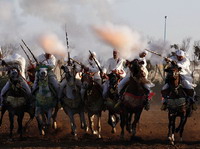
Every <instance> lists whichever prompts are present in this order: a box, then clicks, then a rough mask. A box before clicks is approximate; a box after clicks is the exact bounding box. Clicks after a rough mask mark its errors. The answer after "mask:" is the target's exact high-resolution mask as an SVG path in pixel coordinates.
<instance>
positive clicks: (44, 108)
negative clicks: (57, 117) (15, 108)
mask: <svg viewBox="0 0 200 149" xmlns="http://www.w3.org/2000/svg"><path fill="white" fill-rule="evenodd" d="M48 71H49V70H48V67H45V66H41V67H39V70H38V74H37V75H38V80H39V82H38V86H39V89H38V90H37V91H36V109H35V117H36V119H37V121H38V128H39V131H40V134H41V135H45V129H47V128H49V127H50V126H52V115H53V110H54V108H55V106H56V103H57V99H56V97H55V96H56V95H55V94H56V93H55V92H54V91H55V90H54V89H53V87H52V86H51V85H50V83H49V80H48Z"/></svg>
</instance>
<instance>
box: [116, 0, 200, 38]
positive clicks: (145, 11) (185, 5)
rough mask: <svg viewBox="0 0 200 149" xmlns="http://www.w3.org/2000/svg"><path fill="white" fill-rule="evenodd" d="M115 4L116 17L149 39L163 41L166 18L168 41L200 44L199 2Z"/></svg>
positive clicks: (137, 0) (169, 0)
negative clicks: (187, 38)
mask: <svg viewBox="0 0 200 149" xmlns="http://www.w3.org/2000/svg"><path fill="white" fill-rule="evenodd" d="M116 1H117V5H115V6H114V12H115V13H116V16H119V17H120V18H121V20H122V21H123V22H126V23H127V24H130V25H131V26H133V27H134V28H136V29H138V30H140V31H141V32H143V33H144V34H146V35H148V36H150V37H155V38H162V39H163V38H164V16H167V17H168V18H167V40H170V41H171V42H181V40H182V39H183V38H185V37H192V39H194V40H200V19H199V15H200V9H199V7H200V1H199V0H116Z"/></svg>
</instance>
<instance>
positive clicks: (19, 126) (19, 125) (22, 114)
mask: <svg viewBox="0 0 200 149" xmlns="http://www.w3.org/2000/svg"><path fill="white" fill-rule="evenodd" d="M23 118H24V112H22V113H20V114H19V115H18V117H17V122H18V131H17V132H18V133H19V134H20V139H22V138H23V137H22V135H23V126H22V120H23Z"/></svg>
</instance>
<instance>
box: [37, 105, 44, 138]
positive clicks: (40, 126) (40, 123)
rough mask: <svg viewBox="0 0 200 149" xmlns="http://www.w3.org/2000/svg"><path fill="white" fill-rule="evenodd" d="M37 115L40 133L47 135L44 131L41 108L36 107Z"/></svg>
mask: <svg viewBox="0 0 200 149" xmlns="http://www.w3.org/2000/svg"><path fill="white" fill-rule="evenodd" d="M35 117H36V119H37V122H38V129H39V133H40V135H45V132H44V129H43V122H42V115H41V108H39V107H36V109H35Z"/></svg>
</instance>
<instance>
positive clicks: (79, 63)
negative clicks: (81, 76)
mask: <svg viewBox="0 0 200 149" xmlns="http://www.w3.org/2000/svg"><path fill="white" fill-rule="evenodd" d="M70 60H72V61H73V62H75V63H76V64H78V65H80V66H83V64H82V63H81V62H78V61H77V60H75V59H73V58H70Z"/></svg>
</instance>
